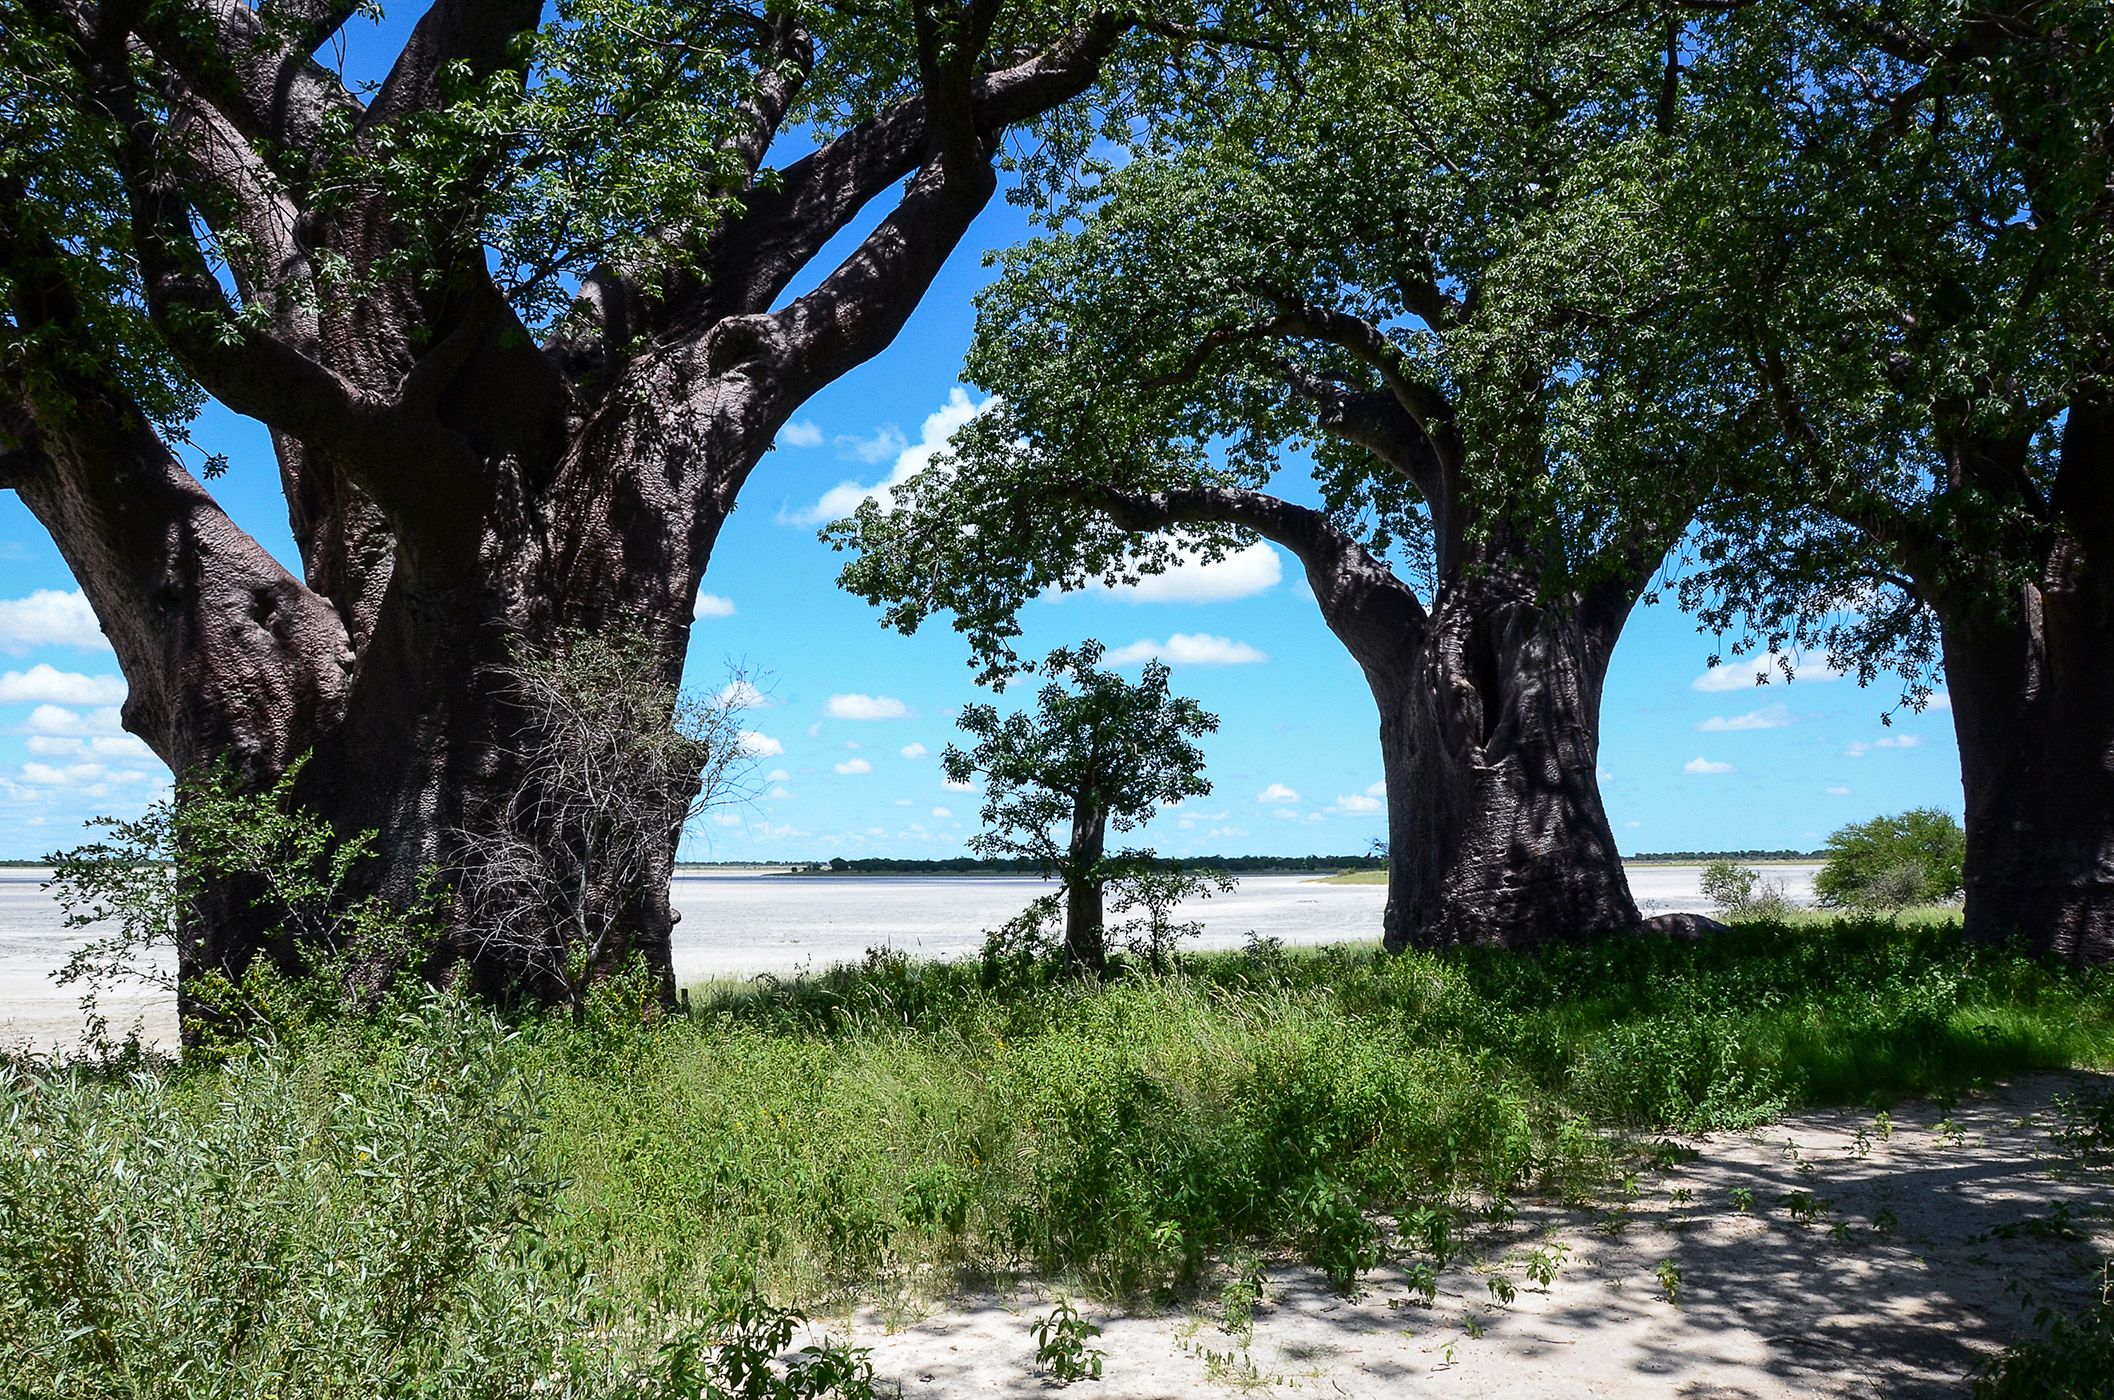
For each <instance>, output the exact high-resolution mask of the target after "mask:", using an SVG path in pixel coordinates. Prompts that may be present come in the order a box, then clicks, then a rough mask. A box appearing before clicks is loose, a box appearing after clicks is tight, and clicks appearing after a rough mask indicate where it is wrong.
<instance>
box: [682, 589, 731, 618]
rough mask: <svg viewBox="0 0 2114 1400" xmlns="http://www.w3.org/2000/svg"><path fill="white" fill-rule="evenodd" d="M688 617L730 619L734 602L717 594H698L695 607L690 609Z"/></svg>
mask: <svg viewBox="0 0 2114 1400" xmlns="http://www.w3.org/2000/svg"><path fill="white" fill-rule="evenodd" d="M690 616H692V617H694V618H699V619H703V618H707V617H732V616H734V600H733V599H732V598H722V597H720V596H719V595H718V594H717V593H700V594H698V595H697V604H696V606H694V607H692V608H691V609H690Z"/></svg>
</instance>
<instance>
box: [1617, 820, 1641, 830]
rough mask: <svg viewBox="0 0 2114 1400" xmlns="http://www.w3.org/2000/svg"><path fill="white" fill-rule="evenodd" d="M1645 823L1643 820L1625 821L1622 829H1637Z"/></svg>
mask: <svg viewBox="0 0 2114 1400" xmlns="http://www.w3.org/2000/svg"><path fill="white" fill-rule="evenodd" d="M1643 825H1644V823H1643V822H1624V823H1623V824H1622V829H1623V830H1624V831H1635V830H1636V829H1637V828H1638V827H1640V826H1643Z"/></svg>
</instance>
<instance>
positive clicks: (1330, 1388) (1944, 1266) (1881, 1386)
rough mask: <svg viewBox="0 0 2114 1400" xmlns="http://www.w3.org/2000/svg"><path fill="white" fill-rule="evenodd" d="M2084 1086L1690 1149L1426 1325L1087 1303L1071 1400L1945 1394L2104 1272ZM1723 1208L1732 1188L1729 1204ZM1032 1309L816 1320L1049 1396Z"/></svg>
mask: <svg viewBox="0 0 2114 1400" xmlns="http://www.w3.org/2000/svg"><path fill="white" fill-rule="evenodd" d="M2081 1091H2100V1092H2107V1091H2114V1077H2101V1076H2086V1075H2043V1076H2035V1077H2031V1078H2027V1079H2022V1080H2019V1081H2017V1082H2015V1083H2011V1084H2008V1085H2005V1086H2002V1087H2001V1088H1999V1089H1997V1090H1996V1091H1994V1092H1992V1093H1989V1094H1986V1095H1982V1096H1978V1097H1973V1098H1969V1099H1966V1100H1963V1101H1962V1102H1961V1103H1959V1104H1958V1105H1957V1106H1955V1107H1953V1108H1952V1109H1951V1111H1950V1119H1949V1121H1948V1115H1947V1111H1946V1109H1945V1108H1944V1107H1942V1106H1940V1105H1934V1104H1930V1103H1913V1104H1905V1105H1897V1106H1896V1107H1895V1109H1894V1110H1893V1121H1892V1133H1891V1135H1887V1134H1885V1133H1883V1132H1882V1130H1881V1129H1880V1127H1879V1126H1878V1124H1877V1122H1876V1120H1875V1118H1874V1115H1873V1114H1871V1113H1870V1112H1850V1111H1842V1112H1833V1111H1831V1112H1812V1113H1802V1114H1799V1115H1797V1116H1796V1117H1793V1118H1791V1119H1788V1120H1785V1121H1784V1122H1781V1123H1778V1124H1776V1125H1774V1126H1772V1127H1769V1128H1766V1129H1763V1130H1760V1131H1757V1132H1755V1133H1752V1134H1730V1133H1728V1134H1718V1135H1714V1136H1711V1137H1706V1138H1700V1139H1695V1140H1691V1141H1689V1142H1687V1143H1686V1144H1685V1145H1686V1146H1687V1147H1690V1148H1693V1149H1694V1150H1695V1151H1696V1153H1697V1155H1696V1156H1695V1157H1694V1158H1693V1159H1692V1160H1689V1161H1686V1162H1682V1163H1680V1164H1678V1165H1674V1166H1671V1167H1669V1168H1667V1169H1665V1170H1663V1171H1648V1172H1645V1173H1644V1174H1642V1175H1640V1176H1639V1177H1638V1178H1637V1180H1636V1182H1635V1194H1634V1195H1632V1196H1628V1197H1624V1196H1622V1195H1621V1194H1620V1193H1619V1192H1618V1193H1617V1194H1616V1195H1615V1197H1614V1198H1613V1199H1612V1200H1611V1201H1609V1202H1606V1203H1603V1204H1602V1205H1600V1206H1598V1207H1595V1208H1591V1209H1566V1208H1562V1207H1559V1206H1556V1205H1554V1204H1552V1203H1541V1204H1534V1205H1529V1204H1526V1203H1522V1206H1521V1211H1520V1215H1519V1218H1518V1219H1517V1220H1516V1221H1514V1222H1513V1223H1512V1224H1511V1225H1509V1226H1506V1227H1482V1228H1481V1230H1480V1233H1478V1234H1476V1235H1474V1236H1472V1237H1471V1241H1472V1242H1471V1246H1470V1250H1469V1254H1468V1257H1465V1258H1463V1259H1461V1260H1459V1261H1457V1262H1456V1263H1455V1264H1454V1265H1453V1266H1452V1267H1450V1268H1449V1269H1448V1270H1447V1271H1446V1273H1445V1274H1444V1276H1443V1278H1442V1281H1441V1288H1440V1292H1439V1296H1438V1300H1437V1303H1436V1305H1435V1306H1433V1307H1430V1308H1426V1307H1424V1306H1423V1305H1422V1304H1421V1303H1420V1302H1417V1301H1413V1300H1412V1299H1411V1298H1410V1296H1409V1293H1408V1289H1407V1288H1406V1286H1405V1283H1404V1274H1403V1268H1402V1266H1401V1265H1399V1264H1395V1265H1387V1266H1383V1267H1382V1268H1381V1269H1380V1270H1379V1271H1377V1272H1375V1273H1374V1274H1372V1275H1370V1276H1368V1278H1367V1279H1366V1280H1365V1282H1364V1283H1363V1285H1362V1286H1361V1287H1360V1289H1359V1290H1358V1291H1357V1293H1356V1294H1355V1295H1353V1296H1351V1297H1344V1296H1341V1295H1338V1294H1336V1293H1334V1292H1333V1291H1331V1290H1330V1289H1329V1288H1328V1287H1327V1285H1326V1284H1325V1283H1324V1282H1323V1281H1322V1280H1321V1279H1320V1278H1319V1277H1318V1276H1317V1275H1314V1274H1313V1273H1312V1272H1311V1271H1309V1270H1305V1269H1303V1268H1300V1267H1295V1266H1292V1265H1289V1264H1286V1265H1279V1266H1274V1267H1272V1268H1271V1269H1270V1282H1269V1286H1268V1289H1267V1291H1266V1302H1265V1303H1264V1305H1263V1306H1261V1307H1259V1308H1258V1309H1257V1311H1256V1314H1255V1320H1254V1327H1253V1336H1252V1339H1251V1340H1249V1341H1248V1342H1247V1343H1246V1344H1245V1345H1244V1344H1243V1342H1242V1340H1241V1339H1240V1338H1239V1337H1237V1336H1235V1335H1231V1334H1229V1333H1228V1332H1226V1331H1225V1330H1223V1329H1222V1328H1221V1327H1220V1325H1219V1319H1220V1313H1219V1312H1218V1309H1217V1304H1216V1301H1215V1300H1214V1299H1210V1298H1206V1299H1203V1300H1200V1301H1198V1302H1197V1303H1196V1304H1194V1305H1193V1306H1191V1307H1188V1308H1175V1309H1170V1310H1168V1311H1165V1312H1162V1313H1159V1314H1157V1315H1140V1314H1132V1315H1116V1314H1110V1313H1109V1312H1108V1311H1107V1310H1105V1309H1099V1308H1096V1307H1094V1306H1093V1305H1091V1304H1082V1308H1083V1311H1085V1312H1086V1313H1087V1314H1088V1316H1090V1317H1092V1318H1093V1319H1094V1321H1096V1322H1097V1323H1098V1324H1099V1325H1100V1326H1101V1327H1102V1328H1103V1332H1102V1335H1101V1336H1100V1337H1098V1338H1096V1339H1095V1340H1094V1342H1093V1345H1094V1346H1096V1347H1098V1348H1099V1349H1100V1350H1102V1351H1103V1352H1105V1353H1106V1360H1105V1363H1104V1378H1103V1379H1102V1380H1101V1381H1099V1382H1091V1381H1089V1382H1081V1383H1078V1384H1077V1385H1075V1386H1074V1387H1072V1388H1071V1390H1072V1393H1073V1394H1074V1395H1075V1396H1079V1397H1083V1398H1084V1400H1136V1398H1137V1397H1162V1396H1166V1397H1176V1396H1190V1395H1211V1394H1221V1393H1227V1394H1230V1393H1236V1392H1246V1393H1251V1394H1253V1393H1265V1392H1267V1393H1279V1394H1285V1395H1316V1396H1360V1397H1362V1396H1373V1397H1379V1396H1388V1397H1395V1396H1417V1395H1433V1396H1447V1397H1454V1398H1455V1400H1460V1398H1461V1397H1468V1398H1470V1400H1473V1398H1474V1397H1498V1396H1503V1397H1519V1400H1545V1398H1546V1400H1570V1397H1585V1396H1609V1397H1640V1400H1652V1398H1653V1397H1669V1400H1672V1398H1675V1397H1678V1400H1704V1397H1714V1398H1715V1397H1723V1400H1776V1397H1792V1396H1826V1397H1853V1396H1854V1397H1867V1396H1872V1397H1877V1396H1885V1397H1888V1400H1901V1397H1910V1396H1924V1395H1960V1394H1963V1393H1964V1392H1965V1378H1966V1377H1967V1375H1968V1374H1969V1372H1970V1371H1971V1370H1972V1369H1973V1368H1974V1367H1975V1366H1976V1365H1977V1364H1978V1363H1979V1362H1980V1361H1981V1360H1982V1359H1983V1358H1984V1357H1986V1356H1987V1355H1989V1354H1990V1353H1991V1352H1993V1351H1995V1350H1997V1349H1998V1348H2000V1347H2002V1346H2003V1345H2006V1344H2007V1343H2009V1342H2010V1341H2012V1340H2014V1339H2016V1338H2017V1337H2019V1336H2021V1335H2024V1334H2025V1333H2027V1332H2028V1331H2029V1330H2030V1322H2029V1319H2030V1318H2031V1316H2032V1312H2033V1306H2032V1305H2028V1304H2027V1303H2025V1302H2022V1301H2021V1299H2020V1297H2019V1296H2018V1295H2017V1294H2016V1293H2015V1292H2013V1291H2012V1290H2013V1289H2014V1287H2016V1288H2020V1289H2024V1290H2027V1291H2029V1292H2030V1293H2031V1294H2032V1295H2034V1297H2035V1298H2036V1299H2037V1300H2039V1301H2045V1302H2050V1303H2055V1304H2057V1305H2060V1306H2063V1307H2078V1306H2082V1305H2083V1304H2084V1303H2085V1302H2086V1301H2087V1299H2088V1298H2089V1296H2090V1289H2091V1287H2092V1286H2093V1276H2094V1271H2095V1269H2096V1267H2097V1265H2098V1262H2099V1261H2100V1260H2101V1259H2103V1258H2105V1257H2106V1256H2107V1255H2108V1254H2109V1253H2110V1252H2114V1170H2109V1169H2108V1167H2107V1165H2106V1164H2105V1163H2104V1162H2100V1163H2096V1164H2091V1165H2089V1166H2088V1165H2087V1164H2085V1163H2083V1162H2082V1160H2081V1159H2079V1158H2078V1157H2076V1156H2075V1155H2074V1154H2072V1153H2070V1152H2069V1151H2068V1150H2067V1149H2065V1148H2064V1147H2063V1145H2062V1144H2061V1143H2060V1142H2059V1140H2058V1139H2057V1138H2056V1137H2055V1135H2054V1133H2053V1131H2052V1130H2053V1129H2055V1128H2056V1127H2058V1126H2059V1124H2060V1121H2061V1114H2060V1113H2059V1111H2058V1110H2057V1108H2056V1105H2057V1104H2058V1103H2059V1100H2060V1099H2061V1097H2062V1096H2066V1095H2067V1096H2075V1095H2077V1094H2078V1093H2080V1092H2081ZM1860 1132H1861V1133H1862V1136H1861V1137H1860ZM1735 1191H1747V1192H1752V1193H1753V1205H1752V1208H1751V1209H1750V1210H1747V1211H1744V1212H1743V1211H1741V1210H1739V1209H1737V1207H1736V1206H1735V1204H1734V1197H1733V1193H1734V1192H1735ZM1682 1192H1686V1193H1687V1194H1686V1196H1685V1197H1684V1196H1682V1195H1681V1194H1680V1193H1682ZM1794 1193H1805V1194H1806V1195H1807V1196H1809V1197H1811V1198H1812V1200H1813V1201H1814V1202H1815V1203H1816V1205H1817V1206H1820V1207H1824V1209H1821V1210H1820V1211H1819V1213H1818V1214H1816V1215H1815V1216H1814V1218H1813V1219H1812V1220H1811V1221H1810V1222H1809V1221H1802V1220H1800V1219H1796V1218H1794V1216H1793V1214H1792V1212H1791V1210H1790V1209H1789V1208H1788V1207H1787V1206H1786V1205H1785V1204H1784V1199H1785V1198H1786V1197H1789V1196H1793V1195H1794ZM2058 1207H2061V1208H2062V1209H2063V1210H2066V1211H2067V1212H2068V1216H2067V1218H2064V1217H2062V1216H2060V1215H2059V1214H2058ZM1888 1213H1891V1216H1889V1214H1888ZM1875 1221H1877V1222H1879V1223H1878V1224H1877V1225H1875ZM1837 1227H1841V1228H1840V1229H1838V1228H1837ZM1888 1227H1891V1228H1888ZM1550 1245H1561V1246H1565V1247H1567V1248H1568V1250H1569V1254H1568V1256H1567V1257H1566V1258H1565V1260H1564V1262H1563V1266H1562V1269H1561V1272H1560V1273H1559V1274H1558V1275H1557V1277H1556V1279H1555V1281H1554V1282H1553V1284H1551V1285H1550V1286H1549V1287H1548V1288H1547V1289H1546V1291H1544V1290H1542V1289H1540V1288H1539V1287H1538V1286H1537V1285H1536V1284H1534V1283H1533V1282H1531V1281H1530V1279H1529V1278H1528V1277H1527V1273H1526V1261H1527V1258H1528V1255H1529V1253H1530V1251H1532V1250H1533V1249H1535V1248H1537V1247H1542V1246H1550ZM1662 1261H1671V1263H1672V1265H1673V1267H1674V1269H1676V1270H1678V1302H1670V1301H1668V1299H1667V1298H1666V1296H1665V1292H1664V1290H1663V1288H1662V1286H1661V1283H1660V1278H1659V1272H1658V1271H1659V1268H1660V1265H1661V1263H1662ZM1500 1276H1502V1277H1503V1278H1505V1279H1508V1280H1510V1281H1511V1283H1512V1284H1513V1285H1514V1287H1515V1288H1516V1289H1517V1290H1518V1291H1517V1295H1516V1297H1515V1298H1514V1300H1513V1301H1512V1302H1511V1303H1510V1304H1509V1305H1501V1304H1499V1303H1497V1302H1496V1301H1494V1299H1493V1297H1492V1294H1491V1292H1490V1288H1489V1282H1490V1280H1491V1279H1492V1278H1495V1277H1500ZM1049 1300H1050V1295H1049V1294H1048V1293H1047V1292H1045V1291H1042V1290H1039V1289H1034V1288H1023V1289H1020V1290H1016V1291H1012V1292H1009V1293H1005V1294H999V1293H988V1294H982V1295H978V1296H974V1297H969V1298H965V1299H960V1300H957V1301H955V1302H953V1303H950V1304H948V1305H946V1306H945V1307H944V1308H942V1309H940V1310H937V1311H930V1312H927V1313H925V1314H924V1315H921V1316H920V1315H917V1314H914V1313H909V1312H906V1311H905V1310H904V1309H901V1308H882V1307H876V1306H869V1307H866V1308H864V1309H862V1310H861V1311H859V1312H858V1313H855V1314H853V1315H851V1316H850V1317H848V1318H838V1319H834V1320H829V1321H826V1322H824V1323H822V1324H821V1325H822V1326H823V1327H824V1328H825V1329H826V1330H827V1331H829V1332H830V1333H831V1334H832V1335H836V1336H840V1337H848V1339H849V1340H851V1341H853V1342H854V1343H856V1344H858V1345H861V1346H866V1347H869V1348H871V1350H872V1357H873V1361H874V1365H875V1369H876V1372H877V1374H878V1375H880V1376H881V1377H882V1378H884V1379H885V1380H886V1381H887V1382H889V1383H890V1386H891V1387H894V1386H899V1387H900V1389H901V1393H902V1394H903V1395H904V1396H907V1397H913V1400H916V1398H917V1397H932V1398H933V1400H939V1398H940V1397H947V1398H948V1400H952V1398H953V1397H970V1396H999V1397H1005V1396H1043V1395H1048V1394H1050V1393H1052V1392H1054V1391H1055V1390H1057V1389H1059V1387H1057V1386H1056V1384H1055V1383H1054V1382H1053V1381H1052V1380H1050V1379H1049V1378H1048V1377H1047V1376H1045V1375H1043V1374H1040V1373H1039V1372H1038V1371H1037V1370H1036V1367H1035V1361H1034V1351H1035V1340H1034V1337H1033V1336H1032V1334H1031V1333H1030V1331H1029V1328H1030V1326H1031V1324H1032V1323H1033V1322H1034V1321H1035V1319H1036V1318H1037V1317H1038V1316H1040V1315H1041V1314H1042V1313H1044V1312H1046V1311H1047V1310H1048V1308H1049V1305H1050V1301H1049ZM1470 1318H1473V1319H1474V1323H1473V1324H1472V1325H1471V1324H1470V1322H1469V1321H1468V1320H1469V1319H1470ZM1477 1332H1479V1333H1480V1335H1474V1334H1475V1333H1477Z"/></svg>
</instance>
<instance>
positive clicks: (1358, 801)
mask: <svg viewBox="0 0 2114 1400" xmlns="http://www.w3.org/2000/svg"><path fill="white" fill-rule="evenodd" d="M1380 808H1381V802H1380V799H1379V798H1377V797H1373V796H1371V795H1369V794H1367V793H1363V792H1347V793H1345V794H1344V795H1343V796H1341V797H1339V798H1337V799H1336V801H1335V802H1334V803H1333V804H1332V805H1331V806H1330V808H1329V810H1330V811H1332V812H1334V813H1336V814H1337V815H1339V816H1345V817H1370V816H1374V815H1377V814H1378V813H1379V811H1380Z"/></svg>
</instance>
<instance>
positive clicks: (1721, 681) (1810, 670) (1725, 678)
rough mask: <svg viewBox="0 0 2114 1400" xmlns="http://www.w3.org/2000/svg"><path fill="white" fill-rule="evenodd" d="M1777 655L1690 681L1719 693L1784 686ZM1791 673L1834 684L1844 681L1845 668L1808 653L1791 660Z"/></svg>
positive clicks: (1731, 665)
mask: <svg viewBox="0 0 2114 1400" xmlns="http://www.w3.org/2000/svg"><path fill="white" fill-rule="evenodd" d="M1778 655H1779V654H1778V653H1776V652H1773V651H1772V652H1769V653H1767V654H1766V655H1763V656H1748V657H1742V658H1739V659H1737V660H1732V661H1727V662H1725V663H1724V664H1723V665H1719V666H1713V667H1711V668H1710V669H1709V670H1707V671H1705V672H1704V673H1703V674H1702V675H1700V676H1697V677H1696V678H1695V679H1694V680H1692V681H1690V682H1689V683H1688V684H1689V687H1690V689H1693V690H1703V691H1710V692H1713V693H1715V692H1719V691H1727V690H1748V689H1751V688H1753V687H1754V686H1757V685H1763V684H1767V683H1771V682H1774V683H1777V684H1781V683H1782V682H1783V679H1784V673H1783V672H1782V671H1781V670H1779V669H1778V668H1777V660H1778ZM1791 670H1792V674H1793V675H1794V676H1796V677H1797V679H1799V680H1802V681H1832V680H1840V679H1841V678H1842V674H1843V672H1842V668H1841V667H1839V666H1837V665H1836V664H1835V659H1834V658H1833V657H1831V656H1829V655H1828V654H1827V653H1826V652H1824V651H1809V652H1805V653H1804V654H1802V655H1798V656H1794V657H1792V658H1791Z"/></svg>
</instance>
